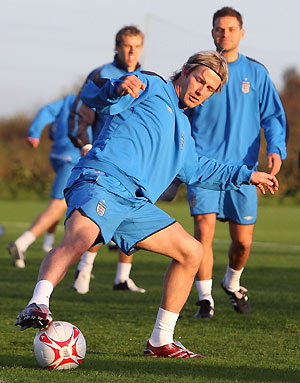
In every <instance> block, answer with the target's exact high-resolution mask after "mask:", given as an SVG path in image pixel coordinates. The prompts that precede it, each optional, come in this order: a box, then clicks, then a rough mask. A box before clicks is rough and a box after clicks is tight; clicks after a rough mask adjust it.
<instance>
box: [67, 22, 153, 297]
mask: <svg viewBox="0 0 300 383" xmlns="http://www.w3.org/2000/svg"><path fill="white" fill-rule="evenodd" d="M143 44H144V34H143V33H142V31H141V30H140V29H139V28H137V27H136V26H134V25H127V26H125V27H123V28H122V29H120V30H119V31H118V32H117V34H116V37H115V52H116V54H115V57H114V60H113V62H111V63H108V64H104V65H101V66H100V67H98V68H96V69H94V70H93V71H92V72H91V73H90V74H89V75H88V76H87V79H86V81H85V82H87V81H88V80H89V79H90V78H92V77H94V76H97V77H99V78H102V77H103V78H119V77H121V76H123V75H124V74H126V73H128V72H133V71H140V70H141V66H140V64H139V57H140V54H141V52H142V49H143ZM105 120H106V116H105V115H98V114H97V113H95V112H94V111H93V110H92V109H90V108H89V107H88V106H87V105H85V104H84V103H83V102H82V101H81V99H80V92H79V93H78V95H77V98H76V101H75V103H74V105H73V108H72V110H71V113H70V117H69V136H70V138H71V140H72V141H73V143H74V145H75V146H76V147H78V148H80V150H81V154H82V155H85V154H86V153H87V151H88V150H90V148H91V147H92V145H91V140H90V136H89V135H88V127H89V126H92V131H93V135H92V136H93V140H95V139H96V138H97V136H98V134H99V132H100V130H101V127H102V126H103V124H104V122H105ZM111 243H112V242H111V241H110V242H109V243H108V245H109V247H110V248H112V249H114V248H115V246H114V245H111ZM97 251H98V247H97V246H95V247H93V248H92V249H89V250H88V251H87V252H85V253H84V254H83V256H82V258H81V261H80V262H79V265H78V267H77V270H76V272H75V277H74V283H73V287H74V289H75V290H76V291H77V292H78V293H81V294H86V293H87V292H88V291H89V285H90V279H91V275H92V269H93V263H94V260H95V258H96V255H97ZM118 251H119V262H118V264H117V271H116V276H115V280H114V285H113V289H114V290H128V291H133V292H139V293H144V292H145V291H146V290H145V289H143V288H141V287H138V286H136V284H135V283H134V281H133V280H132V279H131V278H130V271H131V267H132V257H133V255H130V256H127V255H126V254H124V253H122V251H120V250H119V249H118Z"/></svg>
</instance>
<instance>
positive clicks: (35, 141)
mask: <svg viewBox="0 0 300 383" xmlns="http://www.w3.org/2000/svg"><path fill="white" fill-rule="evenodd" d="M26 141H27V142H28V143H29V145H31V146H32V147H33V149H36V148H37V147H38V146H39V143H40V140H39V138H33V137H27V138H26Z"/></svg>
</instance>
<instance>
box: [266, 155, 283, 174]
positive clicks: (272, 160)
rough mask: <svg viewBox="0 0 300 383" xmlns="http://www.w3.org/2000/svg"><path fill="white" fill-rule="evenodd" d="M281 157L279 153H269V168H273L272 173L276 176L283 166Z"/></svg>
mask: <svg viewBox="0 0 300 383" xmlns="http://www.w3.org/2000/svg"><path fill="white" fill-rule="evenodd" d="M281 163H282V161H281V158H280V155H279V154H277V153H269V154H268V168H269V169H271V172H270V174H272V175H273V176H276V174H277V173H278V172H279V170H280V168H281Z"/></svg>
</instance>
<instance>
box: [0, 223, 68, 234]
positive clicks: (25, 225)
mask: <svg viewBox="0 0 300 383" xmlns="http://www.w3.org/2000/svg"><path fill="white" fill-rule="evenodd" d="M0 224H1V225H2V226H4V228H5V229H6V228H11V227H15V228H18V229H23V230H24V229H29V227H30V225H31V222H12V221H1V222H0ZM56 230H58V231H61V232H62V231H64V225H63V224H60V225H58V226H57V228H56Z"/></svg>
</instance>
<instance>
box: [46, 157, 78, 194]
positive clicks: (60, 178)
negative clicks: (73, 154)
mask: <svg viewBox="0 0 300 383" xmlns="http://www.w3.org/2000/svg"><path fill="white" fill-rule="evenodd" d="M50 162H51V166H52V168H53V170H54V171H55V173H56V176H55V179H54V181H53V184H52V188H51V193H50V195H51V198H56V199H63V198H64V189H65V187H66V185H67V182H68V179H69V177H70V174H71V171H72V169H73V167H74V164H73V163H72V162H66V161H62V160H59V159H54V158H50Z"/></svg>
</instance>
